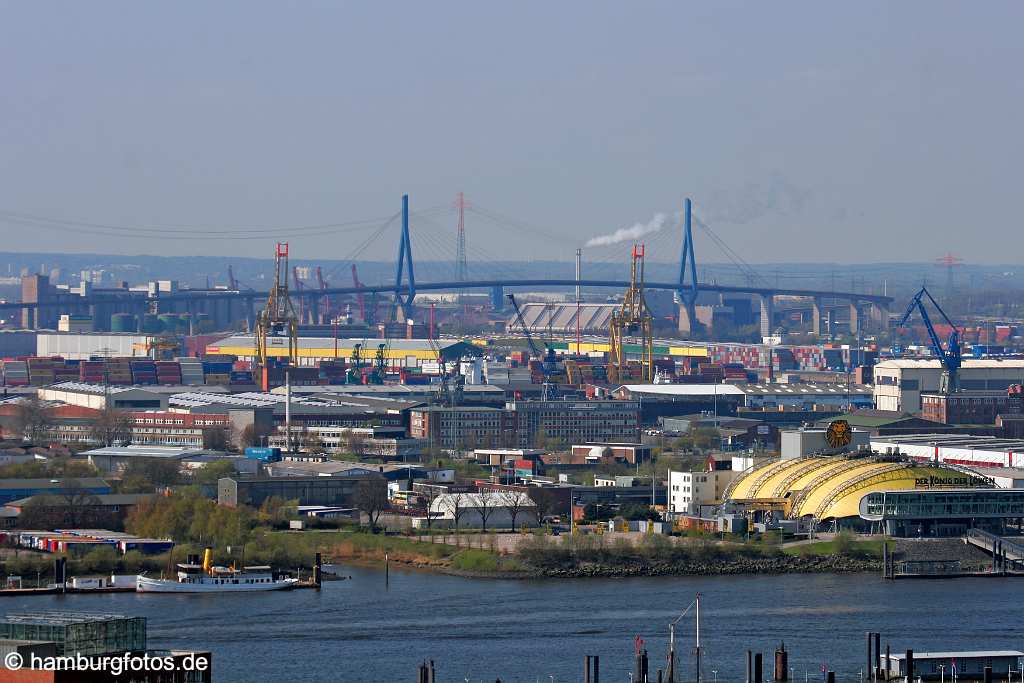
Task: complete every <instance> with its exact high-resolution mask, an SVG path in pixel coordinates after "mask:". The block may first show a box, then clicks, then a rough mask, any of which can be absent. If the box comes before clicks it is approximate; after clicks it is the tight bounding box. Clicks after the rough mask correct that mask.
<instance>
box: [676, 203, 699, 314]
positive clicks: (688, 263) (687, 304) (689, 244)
mask: <svg viewBox="0 0 1024 683" xmlns="http://www.w3.org/2000/svg"><path fill="white" fill-rule="evenodd" d="M692 215H693V206H692V203H691V202H690V198H689V197H687V198H686V199H684V200H683V248H682V252H681V253H680V255H679V289H677V290H676V291H675V296H674V299H675V302H676V303H677V304H679V331H680V332H681V333H683V334H690V333H692V332H693V331H694V330H695V329H697V327H698V326H699V325H700V323H699V322H698V321H697V294H698V290H697V257H696V256H695V255H694V250H693V227H692ZM687 274H689V276H690V284H689V285H687V284H686V276H687Z"/></svg>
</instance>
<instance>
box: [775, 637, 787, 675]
mask: <svg viewBox="0 0 1024 683" xmlns="http://www.w3.org/2000/svg"><path fill="white" fill-rule="evenodd" d="M772 677H773V678H774V679H775V681H777V682H779V681H788V680H789V653H788V652H786V644H785V643H780V644H779V649H778V650H776V651H775V672H774V675H773V676H772Z"/></svg>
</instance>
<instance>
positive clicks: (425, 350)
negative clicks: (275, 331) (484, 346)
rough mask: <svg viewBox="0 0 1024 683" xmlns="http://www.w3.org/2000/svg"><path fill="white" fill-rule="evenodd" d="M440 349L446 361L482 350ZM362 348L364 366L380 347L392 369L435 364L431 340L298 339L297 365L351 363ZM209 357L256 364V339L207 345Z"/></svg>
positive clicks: (460, 344) (441, 345)
mask: <svg viewBox="0 0 1024 683" xmlns="http://www.w3.org/2000/svg"><path fill="white" fill-rule="evenodd" d="M435 343H436V344H437V348H438V349H439V350H440V351H441V353H443V354H444V355H445V357H446V358H461V357H463V356H479V355H480V353H481V352H480V349H479V348H478V347H476V346H474V345H472V344H468V343H466V342H464V341H458V340H450V339H437V340H435ZM356 345H359V352H358V354H359V357H360V358H361V359H362V361H363V363H368V362H370V361H372V359H373V358H374V356H375V355H376V354H377V349H378V348H379V347H380V346H383V347H384V358H385V359H386V360H387V362H388V366H389V367H401V368H416V367H419V366H420V365H422V364H423V363H425V362H430V363H433V362H436V361H437V352H436V351H434V349H433V348H432V347H431V343H430V340H429V339H365V338H353V339H337V340H335V339H334V338H333V337H299V350H298V357H299V358H298V364H299V365H301V366H308V367H313V366H315V365H316V364H317V363H319V362H320V361H323V360H343V361H345V362H346V363H348V362H351V361H352V360H353V358H354V357H355V355H356V350H355V347H356ZM206 353H208V354H227V355H232V356H237V357H238V358H239V359H240V360H248V361H255V360H257V358H256V339H255V337H253V335H251V334H245V335H234V336H231V337H227V338H226V339H221V340H219V341H217V342H214V343H212V344H209V345H207V347H206ZM268 353H269V354H270V355H271V356H278V357H281V358H284V357H286V356H287V355H288V349H287V348H284V347H281V348H278V347H271V348H270V349H269V350H268Z"/></svg>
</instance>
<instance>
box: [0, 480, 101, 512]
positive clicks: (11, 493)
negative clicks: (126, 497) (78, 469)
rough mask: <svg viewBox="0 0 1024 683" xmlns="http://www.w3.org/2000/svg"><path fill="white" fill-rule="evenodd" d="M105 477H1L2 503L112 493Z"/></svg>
mask: <svg viewBox="0 0 1024 683" xmlns="http://www.w3.org/2000/svg"><path fill="white" fill-rule="evenodd" d="M112 492H113V491H112V489H111V488H110V484H108V483H107V482H106V481H104V480H103V479H97V478H94V477H86V478H80V479H73V478H66V479H0V505H4V504H6V503H9V502H11V501H12V500H19V499H22V498H31V497H32V496H41V495H46V496H62V495H71V494H73V495H94V496H98V495H103V494H108V493H112Z"/></svg>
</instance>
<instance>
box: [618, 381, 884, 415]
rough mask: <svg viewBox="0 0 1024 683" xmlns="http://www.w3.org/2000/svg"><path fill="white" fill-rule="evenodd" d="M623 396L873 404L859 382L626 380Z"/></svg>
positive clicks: (805, 405)
mask: <svg viewBox="0 0 1024 683" xmlns="http://www.w3.org/2000/svg"><path fill="white" fill-rule="evenodd" d="M615 393H616V395H617V396H619V397H620V398H631V399H633V400H637V399H640V398H643V399H644V400H645V401H646V400H647V399H648V398H652V399H659V400H669V401H678V402H682V403H685V402H687V401H690V402H694V401H702V402H707V401H708V400H709V399H710V400H716V399H717V400H721V401H722V404H723V406H726V405H733V406H736V407H746V408H780V407H785V408H795V409H802V410H812V409H814V408H815V407H816V406H837V407H838V406H844V407H845V406H850V405H852V406H854V407H870V406H871V404H872V392H871V387H867V386H864V385H860V384H625V385H623V386H621V387H620V388H619V389H618V390H616V392H615Z"/></svg>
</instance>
